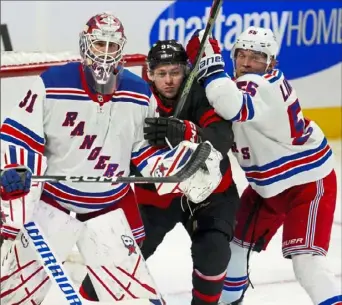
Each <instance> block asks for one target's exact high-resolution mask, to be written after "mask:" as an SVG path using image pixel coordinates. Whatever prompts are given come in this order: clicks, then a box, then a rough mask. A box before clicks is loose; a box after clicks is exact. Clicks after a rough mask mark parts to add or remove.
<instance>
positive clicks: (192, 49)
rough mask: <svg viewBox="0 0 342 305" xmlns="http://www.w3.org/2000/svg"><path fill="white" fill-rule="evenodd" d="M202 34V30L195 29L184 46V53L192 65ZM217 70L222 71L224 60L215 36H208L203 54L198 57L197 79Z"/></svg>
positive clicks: (201, 79)
mask: <svg viewBox="0 0 342 305" xmlns="http://www.w3.org/2000/svg"><path fill="white" fill-rule="evenodd" d="M203 34H204V30H197V31H196V32H195V33H194V35H193V36H192V37H191V39H190V41H189V42H188V44H187V46H186V53H187V54H188V57H189V60H190V62H191V64H192V65H195V60H196V56H197V53H198V52H199V48H200V44H201V40H202V37H203ZM219 72H224V61H223V58H222V55H221V50H220V47H219V44H218V41H217V40H216V39H215V38H212V37H208V41H207V43H206V47H205V49H204V53H203V56H202V58H201V59H200V64H199V67H198V71H197V80H198V82H201V81H203V80H204V78H207V77H208V76H210V75H212V74H215V73H219Z"/></svg>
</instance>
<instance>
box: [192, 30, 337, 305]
mask: <svg viewBox="0 0 342 305" xmlns="http://www.w3.org/2000/svg"><path fill="white" fill-rule="evenodd" d="M201 37H203V31H198V32H196V33H195V35H194V36H193V37H192V39H191V40H190V42H189V44H188V45H187V52H188V56H189V58H190V60H191V61H192V62H194V58H195V55H196V52H197V51H198V49H199V45H200V40H199V39H200V38H201ZM278 50H279V47H278V44H277V42H276V39H275V36H274V34H273V32H272V31H271V30H270V29H264V28H258V27H250V28H248V29H247V30H246V31H244V32H243V33H242V34H241V35H240V36H239V37H238V39H237V41H236V43H235V44H234V46H233V48H232V51H231V58H232V60H233V63H234V67H235V81H234V80H232V79H231V78H230V77H229V76H228V75H227V74H226V73H224V60H223V58H222V56H221V52H220V48H219V45H218V42H217V40H216V39H213V38H210V39H209V40H208V43H207V45H206V48H205V51H204V56H203V58H202V59H201V62H200V65H199V69H198V71H197V72H198V78H199V79H200V82H201V84H203V86H204V87H205V90H206V94H207V97H208V99H209V102H210V103H211V105H212V106H213V107H214V108H215V110H216V112H217V113H218V114H219V115H221V116H222V117H223V118H224V119H227V120H231V121H232V122H233V132H234V139H235V148H234V150H233V152H234V154H235V156H236V158H237V160H238V162H239V164H240V166H241V168H242V169H243V170H244V171H245V174H246V178H247V180H248V182H249V186H248V187H247V188H246V189H245V191H244V192H243V194H242V198H241V206H240V210H239V212H238V215H237V226H236V229H235V237H234V240H233V244H232V257H231V260H230V263H229V266H228V270H227V278H226V284H225V288H224V292H223V294H222V298H221V302H222V304H230V303H231V302H234V301H236V300H238V299H239V298H241V296H242V294H243V291H244V290H245V289H246V287H247V285H248V272H249V270H247V269H248V258H249V252H250V250H254V251H261V250H264V249H266V246H267V244H268V242H269V241H270V239H271V238H272V237H273V236H274V234H275V233H276V231H277V229H278V228H279V227H280V226H281V225H283V229H284V230H283V244H282V246H283V256H284V257H285V258H291V259H292V263H293V269H294V273H295V276H296V278H297V280H298V282H299V283H300V284H301V285H302V287H303V288H304V289H305V291H306V292H307V293H308V295H309V296H310V298H311V300H312V302H313V303H314V304H316V305H317V304H320V305H332V304H342V295H341V290H340V288H341V287H339V285H338V280H337V279H336V278H335V277H334V275H333V274H332V273H331V272H330V271H329V268H328V267H327V261H326V258H325V255H326V254H327V251H328V248H329V242H330V233H331V228H332V223H333V217H334V210H335V205H336V191H337V186H336V174H335V171H334V163H333V157H332V151H331V149H330V147H329V145H328V142H327V140H326V138H325V136H324V134H323V132H322V130H321V129H320V128H319V127H318V125H317V124H315V122H313V121H310V120H308V119H306V118H304V117H303V113H302V111H301V107H300V103H299V98H298V96H297V94H296V91H295V90H294V88H293V87H292V86H291V84H290V83H289V82H288V80H287V79H286V77H285V76H284V74H283V72H282V71H280V70H278V69H276V68H275V66H276V64H277V61H276V56H277V53H278ZM294 64H295V59H294ZM234 304H237V303H234Z"/></svg>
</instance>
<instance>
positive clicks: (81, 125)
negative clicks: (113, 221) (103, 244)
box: [1, 63, 168, 213]
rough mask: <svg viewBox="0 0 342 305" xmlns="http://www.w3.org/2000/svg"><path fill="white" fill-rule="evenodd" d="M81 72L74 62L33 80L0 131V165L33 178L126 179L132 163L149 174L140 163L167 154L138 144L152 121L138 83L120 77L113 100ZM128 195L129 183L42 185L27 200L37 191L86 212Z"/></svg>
mask: <svg viewBox="0 0 342 305" xmlns="http://www.w3.org/2000/svg"><path fill="white" fill-rule="evenodd" d="M81 70H82V68H81V64H80V63H69V64H67V65H65V66H60V67H52V68H50V69H49V70H47V71H46V72H44V73H43V74H42V75H41V76H40V77H37V80H36V81H35V82H34V83H33V85H32V86H31V88H30V89H29V90H28V91H27V94H26V96H24V98H23V99H22V100H21V101H20V103H19V104H18V105H17V106H15V107H13V108H14V109H13V111H12V114H11V115H10V116H9V117H8V118H7V119H6V120H5V121H4V123H3V125H2V127H1V154H2V160H3V161H4V162H2V166H4V165H6V164H23V165H26V166H27V167H29V168H30V169H31V171H32V172H33V174H34V175H43V174H45V175H75V176H79V175H85V176H106V177H112V176H127V175H129V168H130V162H131V161H132V162H134V164H135V165H136V166H137V167H138V169H139V170H140V171H141V172H142V173H143V172H144V171H148V172H150V170H147V169H146V168H147V165H148V164H147V160H148V159H149V158H150V157H151V156H156V155H158V154H162V153H165V152H166V151H168V148H164V149H158V148H153V147H151V146H149V145H148V143H147V142H146V141H144V137H143V124H144V118H146V117H154V116H156V115H157V113H156V101H155V98H154V96H153V95H152V94H151V91H150V88H149V85H148V84H147V83H146V82H145V81H143V80H142V79H141V78H140V77H138V76H136V75H134V74H133V73H131V72H130V71H128V70H123V72H122V74H121V75H120V83H119V87H118V89H117V91H116V92H115V94H114V95H113V96H102V95H95V94H93V93H92V92H90V89H89V88H88V87H87V85H86V82H85V79H84V74H83V73H82V71H81ZM129 189H130V185H129V184H114V185H111V184H109V183H97V184H90V183H77V184H75V183H64V182H63V183H45V184H44V186H43V188H42V189H41V190H39V191H38V192H33V191H31V193H32V194H31V193H30V194H29V195H28V196H29V197H28V198H30V196H34V197H35V198H34V199H35V201H36V200H37V199H39V197H40V195H41V194H40V193H41V192H42V197H45V198H48V199H52V200H55V201H56V202H58V204H59V205H61V206H62V207H64V208H66V209H68V210H71V211H74V212H77V213H87V212H91V211H96V210H99V209H103V208H106V207H107V206H109V205H112V204H114V203H115V202H117V201H118V200H120V199H121V198H122V197H123V196H125V194H126V193H127V192H128V191H129ZM33 193H35V195H33ZM31 199H32V198H31Z"/></svg>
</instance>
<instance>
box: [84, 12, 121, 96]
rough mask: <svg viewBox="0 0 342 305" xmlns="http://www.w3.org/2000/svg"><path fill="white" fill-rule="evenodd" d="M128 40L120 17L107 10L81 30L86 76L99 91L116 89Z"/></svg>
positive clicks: (109, 91)
mask: <svg viewBox="0 0 342 305" xmlns="http://www.w3.org/2000/svg"><path fill="white" fill-rule="evenodd" d="M125 43H126V37H125V33H124V28H123V25H122V23H121V21H120V20H119V19H118V18H116V17H115V16H113V15H111V14H107V13H103V14H99V15H96V16H94V17H92V18H90V20H89V21H88V22H87V24H86V26H85V28H84V30H83V31H82V32H81V33H80V53H81V57H82V62H83V67H84V72H85V76H86V79H87V82H88V85H89V86H90V87H92V89H93V90H95V91H96V92H98V93H101V94H112V93H113V92H114V91H115V90H116V88H117V86H118V81H119V74H120V70H121V71H122V69H120V68H121V67H122V64H123V62H122V57H123V48H124V45H125ZM119 64H120V67H119Z"/></svg>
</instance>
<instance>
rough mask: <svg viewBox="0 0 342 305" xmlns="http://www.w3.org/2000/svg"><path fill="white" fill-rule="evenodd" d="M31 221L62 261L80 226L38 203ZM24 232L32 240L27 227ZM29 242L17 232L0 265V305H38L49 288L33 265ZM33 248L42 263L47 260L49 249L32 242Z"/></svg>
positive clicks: (40, 269)
mask: <svg viewBox="0 0 342 305" xmlns="http://www.w3.org/2000/svg"><path fill="white" fill-rule="evenodd" d="M31 220H32V221H34V222H36V223H39V225H40V227H41V228H43V229H44V233H45V236H46V238H48V239H49V242H50V243H51V244H53V245H54V247H55V248H56V249H57V253H58V256H59V257H61V258H62V259H63V260H64V259H65V258H66V256H67V255H68V254H69V252H70V251H71V249H72V247H73V246H74V245H75V243H76V240H77V238H78V236H79V235H80V232H81V230H82V228H83V225H82V223H80V222H79V221H77V220H75V219H73V218H71V217H70V216H69V215H67V214H65V213H63V212H61V211H59V210H57V209H55V208H53V207H51V206H49V205H46V204H44V203H43V202H40V204H38V205H37V210H36V211H35V212H34V214H33V215H32V219H31ZM23 230H24V229H23ZM26 232H27V233H28V234H29V235H30V236H34V235H35V232H34V231H30V228H29V226H27V229H26ZM29 243H30V241H29V240H27V239H26V237H25V235H24V234H23V233H22V232H19V234H18V235H17V237H16V239H15V240H14V241H13V242H12V244H11V246H10V248H9V249H8V251H7V253H6V255H5V256H4V258H3V260H2V262H1V301H2V302H3V304H20V305H26V304H30V305H32V304H40V303H41V302H42V301H43V299H44V297H45V295H46V293H47V291H48V289H49V287H50V281H49V277H48V275H47V274H46V272H45V271H44V268H43V266H42V265H41V264H40V263H39V262H37V261H36V258H37V254H36V253H35V250H34V249H32V245H30V244H29ZM35 243H36V245H34V247H36V248H37V249H38V248H39V251H40V253H41V254H44V255H46V259H47V260H48V259H51V257H50V256H49V249H48V248H47V247H46V245H44V244H43V243H41V242H40V241H38V240H36V242H35Z"/></svg>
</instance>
